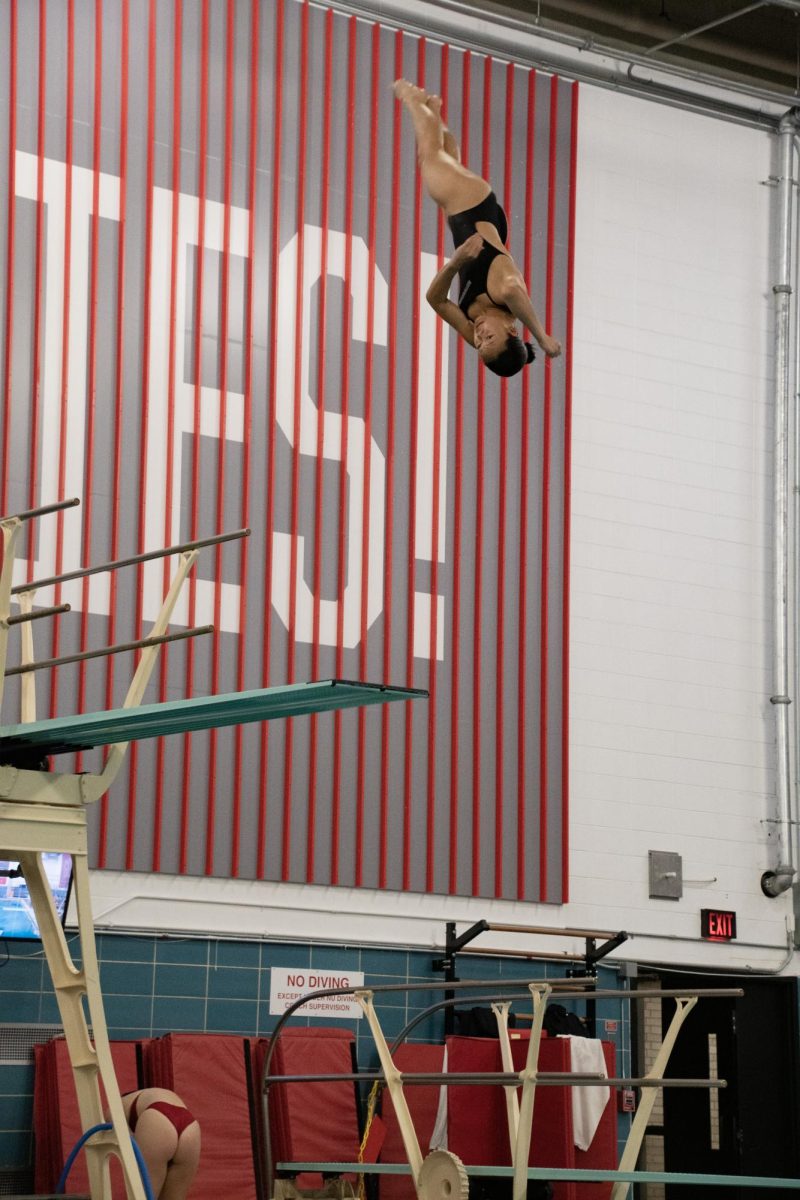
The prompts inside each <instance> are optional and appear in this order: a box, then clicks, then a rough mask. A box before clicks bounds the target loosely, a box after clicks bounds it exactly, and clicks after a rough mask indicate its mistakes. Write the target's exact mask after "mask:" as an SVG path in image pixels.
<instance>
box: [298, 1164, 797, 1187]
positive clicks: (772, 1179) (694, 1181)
mask: <svg viewBox="0 0 800 1200" xmlns="http://www.w3.org/2000/svg"><path fill="white" fill-rule="evenodd" d="M463 1166H464V1170H465V1171H466V1172H467V1174H468V1175H488V1176H493V1175H494V1176H505V1177H509V1176H512V1175H513V1174H514V1168H513V1167H472V1166H470V1165H469V1164H468V1163H464V1164H463ZM275 1169H276V1170H277V1171H280V1172H282V1173H287V1174H291V1175H294V1174H298V1173H300V1172H302V1171H324V1172H326V1173H327V1174H329V1175H359V1174H363V1175H410V1174H411V1167H410V1166H409V1165H408V1163H344V1162H342V1163H334V1162H279V1163H277V1164H276V1168H275ZM528 1179H546V1180H547V1181H548V1182H549V1183H561V1182H571V1183H676V1184H686V1185H687V1186H692V1185H693V1186H694V1187H698V1186H700V1187H739V1188H742V1187H758V1188H776V1189H777V1188H782V1189H789V1188H792V1189H797V1188H800V1179H783V1178H780V1177H778V1176H776V1175H701V1174H694V1173H693V1174H684V1173H683V1172H678V1171H599V1170H598V1171H594V1170H587V1169H584V1168H580V1167H575V1168H573V1167H528Z"/></svg>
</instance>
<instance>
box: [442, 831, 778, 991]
mask: <svg viewBox="0 0 800 1200" xmlns="http://www.w3.org/2000/svg"><path fill="white" fill-rule="evenodd" d="M799 823H800V822H799ZM458 953H459V954H460V955H461V954H472V955H481V954H483V955H488V956H489V957H490V958H493V957H494V958H524V959H536V960H542V961H544V962H552V961H553V959H554V958H555V959H558V960H559V961H561V960H562V959H564V960H565V961H566V962H583V961H584V959H585V957H586V955H585V954H583V953H582V952H581V951H580V950H502V949H499V948H498V947H497V946H479V947H478V948H477V949H476V950H473V949H472V948H471V947H468V948H467V949H465V950H459V951H458ZM584 986H585V985H584Z"/></svg>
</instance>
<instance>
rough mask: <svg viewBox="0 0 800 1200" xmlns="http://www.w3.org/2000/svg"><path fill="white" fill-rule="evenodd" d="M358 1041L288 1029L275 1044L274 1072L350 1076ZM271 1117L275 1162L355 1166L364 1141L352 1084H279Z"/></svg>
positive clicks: (340, 1032) (345, 1033)
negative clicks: (347, 1163) (342, 1163)
mask: <svg viewBox="0 0 800 1200" xmlns="http://www.w3.org/2000/svg"><path fill="white" fill-rule="evenodd" d="M354 1041H355V1039H354V1037H353V1034H352V1033H351V1032H350V1030H349V1029H330V1028H313V1029H305V1028H304V1029H298V1028H292V1029H285V1030H284V1031H283V1032H282V1033H281V1035H280V1037H279V1038H278V1041H277V1042H276V1043H275V1052H274V1054H273V1057H272V1064H271V1067H270V1071H271V1074H273V1075H303V1074H310V1073H311V1072H314V1073H315V1074H317V1073H318V1074H321V1075H338V1074H342V1075H344V1074H350V1073H351V1072H352V1071H353V1045H354ZM269 1115H270V1138H271V1141H272V1156H273V1161H274V1162H325V1161H331V1162H355V1160H356V1158H357V1156H358V1148H359V1144H360V1141H361V1137H360V1134H359V1128H358V1108H357V1104H356V1092H355V1085H354V1084H353V1082H352V1081H351V1080H342V1082H341V1083H287V1084H273V1085H272V1086H271V1087H270V1092H269ZM312 1178H313V1177H312V1176H301V1177H300V1180H301V1181H302V1182H301V1186H310V1181H311V1179H312Z"/></svg>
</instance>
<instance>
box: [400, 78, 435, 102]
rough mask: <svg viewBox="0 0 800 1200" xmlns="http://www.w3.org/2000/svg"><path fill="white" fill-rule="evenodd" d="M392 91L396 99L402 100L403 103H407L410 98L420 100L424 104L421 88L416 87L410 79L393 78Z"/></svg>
mask: <svg viewBox="0 0 800 1200" xmlns="http://www.w3.org/2000/svg"><path fill="white" fill-rule="evenodd" d="M392 91H393V92H394V94H395V96H396V97H397V99H398V100H402V102H403V104H408V102H409V101H410V100H421V101H422V103H423V104H424V103H425V100H426V99H427V97H426V95H425V93H424V92H423V90H422V88H421V87H417V85H416V84H415V83H412V82H411V80H410V79H395V81H394V83H393V84H392Z"/></svg>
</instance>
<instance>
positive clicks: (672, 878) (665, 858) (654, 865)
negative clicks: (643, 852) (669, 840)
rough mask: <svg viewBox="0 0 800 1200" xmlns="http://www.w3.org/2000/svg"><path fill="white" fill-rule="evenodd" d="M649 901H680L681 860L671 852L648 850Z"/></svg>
mask: <svg viewBox="0 0 800 1200" xmlns="http://www.w3.org/2000/svg"><path fill="white" fill-rule="evenodd" d="M648 858H649V863H650V899H651V900H680V898H681V896H682V895H683V859H682V858H681V856H680V854H673V852H672V851H671V850H648Z"/></svg>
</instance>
